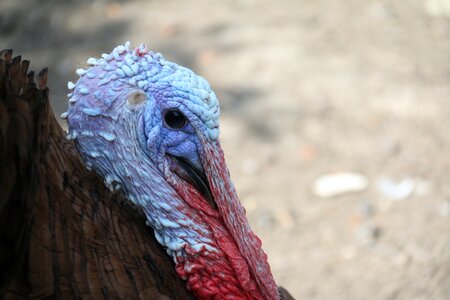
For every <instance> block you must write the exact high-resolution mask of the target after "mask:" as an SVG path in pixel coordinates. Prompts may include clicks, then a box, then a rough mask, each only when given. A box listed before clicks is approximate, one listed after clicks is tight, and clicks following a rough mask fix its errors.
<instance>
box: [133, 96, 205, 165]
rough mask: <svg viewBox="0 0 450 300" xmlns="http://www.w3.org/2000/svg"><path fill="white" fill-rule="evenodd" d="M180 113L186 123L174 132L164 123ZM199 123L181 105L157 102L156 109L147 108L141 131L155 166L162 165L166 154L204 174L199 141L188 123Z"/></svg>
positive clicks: (150, 106) (152, 107) (141, 136)
mask: <svg viewBox="0 0 450 300" xmlns="http://www.w3.org/2000/svg"><path fill="white" fill-rule="evenodd" d="M170 111H177V112H180V113H181V114H182V116H181V117H182V118H185V119H186V122H185V123H184V125H183V126H182V127H181V128H171V126H170V125H169V124H167V122H165V120H164V116H165V114H166V113H167V112H170ZM189 117H190V118H191V119H193V121H194V122H197V123H198V118H196V116H195V115H193V114H192V113H190V112H189V110H188V109H187V107H186V106H183V105H180V104H179V103H178V102H175V103H170V102H167V101H155V102H154V105H147V106H146V107H145V109H144V113H143V114H142V125H143V128H142V131H141V129H140V128H139V131H141V132H142V134H141V133H140V132H139V135H140V139H141V141H142V140H145V147H144V148H145V149H147V150H148V155H149V157H150V159H152V160H153V161H154V162H155V163H159V162H160V159H161V158H162V157H165V154H170V155H172V156H176V157H182V158H184V159H186V160H187V161H189V162H190V163H191V164H193V165H194V166H195V167H196V168H197V169H199V170H202V169H203V168H202V164H201V160H200V155H199V150H200V149H201V144H200V140H199V138H198V136H197V132H196V131H195V129H194V127H193V126H192V124H191V121H190V119H189Z"/></svg>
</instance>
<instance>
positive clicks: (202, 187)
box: [169, 155, 217, 210]
mask: <svg viewBox="0 0 450 300" xmlns="http://www.w3.org/2000/svg"><path fill="white" fill-rule="evenodd" d="M169 156H170V157H171V158H172V159H173V160H174V161H175V162H176V164H177V166H178V168H176V170H175V172H176V173H177V175H178V176H180V177H181V178H183V179H184V180H186V181H187V182H189V183H190V184H191V185H192V186H193V187H194V188H196V189H197V191H198V192H199V193H200V194H201V195H202V196H203V197H204V198H205V200H206V201H208V203H209V204H210V205H211V207H212V208H214V209H215V210H216V209H217V204H216V202H215V201H214V198H213V196H212V193H211V189H210V187H209V184H208V179H207V178H206V174H205V172H204V171H203V170H200V169H199V168H197V167H196V166H194V165H193V164H192V163H191V162H189V160H187V159H186V158H184V157H179V156H173V155H169Z"/></svg>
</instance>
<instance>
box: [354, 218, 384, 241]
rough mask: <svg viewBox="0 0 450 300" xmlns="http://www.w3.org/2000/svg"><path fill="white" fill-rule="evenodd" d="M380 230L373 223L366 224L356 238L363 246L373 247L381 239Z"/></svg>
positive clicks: (358, 230)
mask: <svg viewBox="0 0 450 300" xmlns="http://www.w3.org/2000/svg"><path fill="white" fill-rule="evenodd" d="M380 233H381V231H380V228H379V227H378V226H376V225H374V224H371V223H364V224H362V225H361V226H359V228H358V229H357V230H356V238H357V239H358V241H359V242H360V243H362V244H363V245H372V244H374V243H375V242H376V241H377V239H378V238H379V237H380Z"/></svg>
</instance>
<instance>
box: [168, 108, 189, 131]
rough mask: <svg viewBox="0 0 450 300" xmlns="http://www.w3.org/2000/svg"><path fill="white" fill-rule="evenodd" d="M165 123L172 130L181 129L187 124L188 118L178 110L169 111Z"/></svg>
mask: <svg viewBox="0 0 450 300" xmlns="http://www.w3.org/2000/svg"><path fill="white" fill-rule="evenodd" d="M164 122H166V124H167V126H169V127H170V128H172V129H180V128H181V127H183V126H184V124H186V118H185V117H184V115H183V114H182V113H181V112H179V111H178V110H168V111H167V112H166V113H165V114H164Z"/></svg>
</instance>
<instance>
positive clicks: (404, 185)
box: [378, 178, 415, 200]
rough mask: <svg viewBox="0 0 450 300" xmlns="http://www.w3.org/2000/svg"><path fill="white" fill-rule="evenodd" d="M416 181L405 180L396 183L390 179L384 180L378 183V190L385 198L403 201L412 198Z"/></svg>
mask: <svg viewBox="0 0 450 300" xmlns="http://www.w3.org/2000/svg"><path fill="white" fill-rule="evenodd" d="M414 186H415V181H414V180H413V179H411V178H405V179H403V180H401V181H399V182H395V181H393V180H392V179H390V178H382V179H380V180H379V181H378V190H379V191H380V192H381V194H383V195H384V196H386V197H388V198H390V199H392V200H403V199H406V198H408V197H409V196H411V194H412V193H413V191H414Z"/></svg>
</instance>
